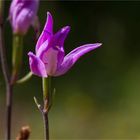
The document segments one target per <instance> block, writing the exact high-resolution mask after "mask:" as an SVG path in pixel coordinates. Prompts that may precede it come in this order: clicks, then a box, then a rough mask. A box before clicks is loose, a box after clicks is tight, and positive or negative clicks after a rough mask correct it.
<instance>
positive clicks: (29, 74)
mask: <svg viewBox="0 0 140 140" xmlns="http://www.w3.org/2000/svg"><path fill="white" fill-rule="evenodd" d="M32 75H33V74H32V72H29V73H28V74H26V75H25V76H24V77H22V78H21V79H19V80H17V81H16V83H17V84H22V83H24V82H26V81H28V80H29V79H30V78H31V77H32Z"/></svg>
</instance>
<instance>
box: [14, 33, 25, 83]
mask: <svg viewBox="0 0 140 140" xmlns="http://www.w3.org/2000/svg"><path fill="white" fill-rule="evenodd" d="M12 52H13V54H12V70H13V71H12V83H15V82H16V80H17V78H18V74H19V70H20V68H21V64H22V52H23V36H22V35H18V34H14V35H13V51H12Z"/></svg>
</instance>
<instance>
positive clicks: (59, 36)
mask: <svg viewBox="0 0 140 140" xmlns="http://www.w3.org/2000/svg"><path fill="white" fill-rule="evenodd" d="M69 31H70V27H69V26H65V27H63V28H61V29H60V30H59V31H58V32H57V33H56V34H55V35H54V36H53V42H54V43H53V46H55V47H56V46H58V47H60V48H61V47H63V45H64V41H65V39H66V37H67V35H68V33H69Z"/></svg>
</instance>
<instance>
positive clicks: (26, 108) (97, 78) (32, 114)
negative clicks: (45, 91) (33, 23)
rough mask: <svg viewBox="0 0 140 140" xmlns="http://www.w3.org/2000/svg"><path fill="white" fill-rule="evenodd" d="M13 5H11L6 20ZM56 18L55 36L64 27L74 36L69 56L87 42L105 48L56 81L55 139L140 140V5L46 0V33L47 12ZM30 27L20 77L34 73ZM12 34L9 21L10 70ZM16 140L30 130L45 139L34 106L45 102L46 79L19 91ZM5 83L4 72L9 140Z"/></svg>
mask: <svg viewBox="0 0 140 140" xmlns="http://www.w3.org/2000/svg"><path fill="white" fill-rule="evenodd" d="M9 4H10V1H6V8H5V12H6V13H5V19H6V17H7V16H8V10H9ZM47 11H50V12H51V13H52V15H53V17H54V31H55V32H56V31H57V30H58V29H60V28H61V27H63V26H65V25H70V26H71V32H70V34H69V35H68V38H67V39H66V42H65V50H66V53H68V52H69V51H71V50H72V49H74V48H75V47H78V46H80V45H83V44H86V43H95V42H102V43H103V45H102V47H101V48H98V49H97V50H95V51H93V52H90V53H89V54H87V55H85V56H84V57H82V58H81V59H80V60H79V61H78V62H77V63H76V64H75V66H74V67H73V68H72V69H71V70H70V71H69V72H68V73H67V74H65V75H64V76H61V77H56V78H53V87H55V88H56V96H55V101H54V104H53V107H52V109H51V111H50V114H49V123H50V137H51V139H60V140H61V139H63V140H67V139H75V140H78V139H79V140H81V139H84V140H87V139H91V140H93V139H140V42H139V40H140V2H117V1H116V2H111V1H110V2H103V1H102V2H101V1H100V2H94V1H92V2H86V1H85V2H82V1H81V2H80V1H79V2H78V1H77V2H75V1H71V2H70V1H69V2H68V1H67V2H66V1H65V2H64V1H63V2H62V1H61V2H60V1H41V3H40V8H39V12H38V15H39V19H40V23H41V29H42V28H43V25H44V23H45V20H46V12H47ZM34 38H35V35H34V33H33V29H32V28H30V30H29V32H28V34H27V36H26V37H25V38H24V58H23V67H22V72H21V75H22V76H23V75H25V74H26V73H27V72H28V71H29V66H28V57H27V52H28V51H30V50H34V48H35V44H36V42H35V41H34ZM11 42H12V31H11V27H10V24H9V22H8V21H5V45H6V46H5V47H6V49H7V55H8V62H9V66H11V65H10V63H11V62H10V61H11V46H12V45H11ZM14 91H15V92H14V103H13V124H12V125H13V129H12V131H13V135H12V138H13V139H14V138H15V137H16V135H17V133H18V131H19V129H20V127H21V126H23V125H26V124H28V125H30V127H31V130H32V133H31V139H36V140H37V139H38V140H39V139H43V123H42V117H41V114H40V112H39V111H38V109H37V107H36V105H35V104H34V101H33V96H36V97H37V98H38V99H39V101H40V102H41V101H42V89H41V79H40V78H39V77H36V76H34V77H33V78H32V79H31V80H30V81H28V82H27V83H25V84H21V85H17V86H16V87H15V90H14ZM4 127H5V84H4V81H3V76H2V72H1V71H0V139H3V138H4Z"/></svg>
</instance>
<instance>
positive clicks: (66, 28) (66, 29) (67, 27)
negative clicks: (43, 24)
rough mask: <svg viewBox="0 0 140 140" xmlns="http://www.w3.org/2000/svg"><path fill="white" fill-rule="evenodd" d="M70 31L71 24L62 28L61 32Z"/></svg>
mask: <svg viewBox="0 0 140 140" xmlns="http://www.w3.org/2000/svg"><path fill="white" fill-rule="evenodd" d="M69 31H70V26H65V27H63V28H62V29H61V33H65V32H69Z"/></svg>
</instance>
